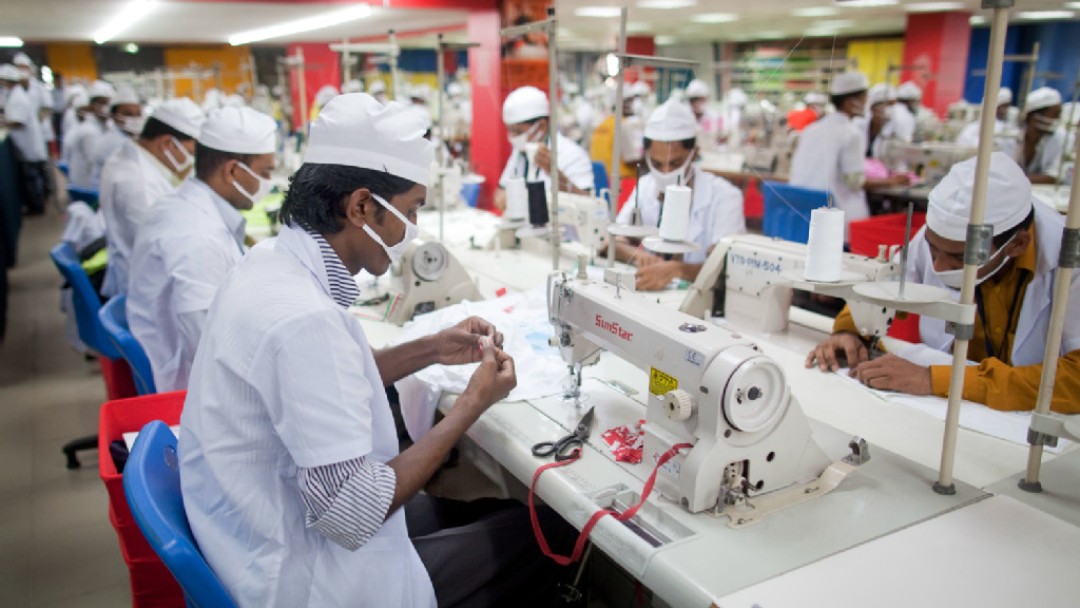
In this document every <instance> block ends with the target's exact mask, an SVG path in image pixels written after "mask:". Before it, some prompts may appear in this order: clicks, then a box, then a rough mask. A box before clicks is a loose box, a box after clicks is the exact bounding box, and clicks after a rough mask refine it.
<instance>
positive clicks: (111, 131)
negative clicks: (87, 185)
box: [90, 120, 133, 182]
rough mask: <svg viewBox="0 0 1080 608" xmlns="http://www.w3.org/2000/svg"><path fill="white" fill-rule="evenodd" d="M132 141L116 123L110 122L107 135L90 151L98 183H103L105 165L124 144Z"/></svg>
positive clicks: (98, 139)
mask: <svg viewBox="0 0 1080 608" xmlns="http://www.w3.org/2000/svg"><path fill="white" fill-rule="evenodd" d="M132 139H133V138H132V137H131V136H130V135H128V134H127V133H125V132H123V131H122V130H120V127H117V126H116V123H114V122H113V121H111V120H110V121H109V126H108V127H107V128H106V129H105V134H104V135H102V136H101V137H99V138H97V141H96V142H95V143H94V146H93V148H91V150H90V160H91V162H93V163H94V168H93V175H94V177H95V179H96V180H97V181H98V182H100V181H101V170H102V169H104V168H105V163H106V162H108V160H109V157H111V156H112V155H113V154H115V153H116V151H117V150H119V149H120V148H121V147H122V146H123V145H124V142H126V141H131V140H132Z"/></svg>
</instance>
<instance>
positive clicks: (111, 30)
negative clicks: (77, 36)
mask: <svg viewBox="0 0 1080 608" xmlns="http://www.w3.org/2000/svg"><path fill="white" fill-rule="evenodd" d="M155 4H157V3H156V2H155V1H154V0H131V2H128V3H127V4H125V5H124V7H123V8H122V9H120V12H118V13H117V14H116V16H115V17H113V18H112V20H111V21H109V22H108V23H106V24H105V27H103V28H101V29H100V30H98V31H96V32H94V42H96V43H98V44H105V43H106V42H108V41H110V40H112V39H113V38H115V37H116V35H117V34H119V33H120V32H123V31H124V30H126V29H128V28H129V27H131V26H132V25H134V24H135V22H136V21H138V20H140V19H142V18H143V17H145V16H146V15H147V14H149V13H150V10H151V9H153V8H154V5H155Z"/></svg>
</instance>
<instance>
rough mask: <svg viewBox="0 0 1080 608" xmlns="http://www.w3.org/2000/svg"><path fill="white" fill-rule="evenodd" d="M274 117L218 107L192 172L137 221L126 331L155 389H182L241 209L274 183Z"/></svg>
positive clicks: (234, 241) (238, 238)
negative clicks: (136, 344)
mask: <svg viewBox="0 0 1080 608" xmlns="http://www.w3.org/2000/svg"><path fill="white" fill-rule="evenodd" d="M276 133H277V124H276V123H275V122H274V119H273V118H270V117H269V116H267V115H266V114H262V113H261V112H257V111H255V110H253V109H251V108H237V107H225V108H222V109H220V110H215V111H214V112H212V113H211V114H210V116H209V117H208V118H207V120H206V122H205V123H203V125H202V128H201V130H200V132H199V137H198V139H197V140H196V143H195V174H194V177H192V178H191V179H188V180H185V181H184V183H182V184H181V185H180V188H179V189H177V190H176V192H173V193H170V194H166V195H165V196H163V197H161V198H160V199H159V200H158V201H157V202H156V203H154V205H153V207H151V208H150V210H149V211H148V212H147V215H146V218H145V219H144V220H143V222H142V224H141V225H140V226H139V230H138V236H137V237H136V239H135V246H134V247H133V248H132V255H131V269H130V271H129V277H128V289H127V294H128V295H127V319H128V325H129V326H130V327H131V333H132V334H133V335H134V336H135V339H137V340H138V341H139V344H141V345H142V347H143V349H144V350H145V351H146V355H147V357H148V358H149V359H150V367H151V369H152V370H153V373H154V385H155V387H156V388H157V390H158V392H165V391H175V390H181V389H186V388H187V384H188V375H189V374H190V372H191V364H192V362H193V361H194V360H195V348H196V347H197V346H198V344H199V338H201V337H202V333H203V327H205V325H206V313H207V311H208V310H210V302H211V301H213V299H214V294H215V293H216V292H217V289H218V287H219V286H220V285H221V284H222V283H223V282H225V277H226V276H228V274H229V271H231V270H232V268H233V267H234V266H236V264H237V263H239V262H240V260H241V259H242V258H243V256H244V252H245V251H246V250H247V249H246V247H245V245H244V227H245V222H244V217H243V216H242V215H240V211H242V210H246V209H251V208H252V207H253V206H254V205H255V204H256V203H257V202H258V201H259V200H261V199H262V198H263V197H265V196H266V195H267V194H268V193H269V192H270V189H271V184H270V172H271V170H272V169H273V168H274V151H275V150H276V149H277V141H276Z"/></svg>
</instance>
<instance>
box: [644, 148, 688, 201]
mask: <svg viewBox="0 0 1080 608" xmlns="http://www.w3.org/2000/svg"><path fill="white" fill-rule="evenodd" d="M693 161H694V151H691V152H690V155H689V156H687V157H686V160H685V161H684V162H683V164H682V166H680V167H679V168H678V169H675V170H674V171H669V172H667V173H663V172H661V171H657V170H656V166H655V165H653V162H652V157H650V156H649V155H648V154H646V155H645V164H646V165H648V167H649V175H652V176H653V180H654V181H656V185H657V186H658V187H659V188H660V192H663V191H664V190H666V189H667V187H668V186H675V185H678V184H682V185H683V186H685V185H686V183H687V182H688V181H690V178H689V175H688V171H687V170H688V169H689V168H690V164H691V163H692V162H693Z"/></svg>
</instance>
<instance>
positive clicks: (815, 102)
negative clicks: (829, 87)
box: [804, 91, 829, 106]
mask: <svg viewBox="0 0 1080 608" xmlns="http://www.w3.org/2000/svg"><path fill="white" fill-rule="evenodd" d="M804 101H805V102H806V105H808V106H823V105H825V104H827V103H829V98H828V97H826V96H825V94H824V93H821V92H819V91H810V92H809V93H807V94H806V99H805V100H804Z"/></svg>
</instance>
